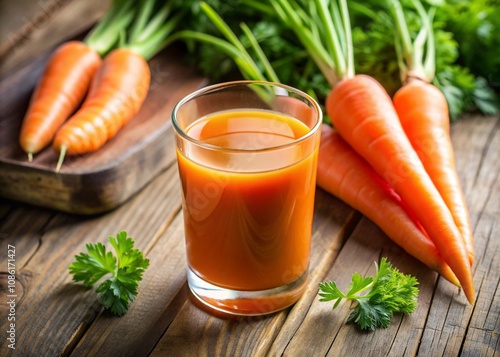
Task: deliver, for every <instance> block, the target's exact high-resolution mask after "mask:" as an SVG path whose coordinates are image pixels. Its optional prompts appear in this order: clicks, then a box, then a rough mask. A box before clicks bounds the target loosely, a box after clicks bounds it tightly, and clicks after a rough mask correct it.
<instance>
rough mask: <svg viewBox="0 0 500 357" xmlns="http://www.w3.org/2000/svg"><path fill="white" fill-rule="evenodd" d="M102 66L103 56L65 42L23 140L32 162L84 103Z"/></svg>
mask: <svg viewBox="0 0 500 357" xmlns="http://www.w3.org/2000/svg"><path fill="white" fill-rule="evenodd" d="M100 64H101V57H100V56H99V54H98V53H97V52H96V51H95V50H94V49H92V48H91V47H89V46H87V45H86V44H85V43H83V42H79V41H71V42H67V43H64V44H63V45H61V46H60V47H59V48H58V49H57V50H56V52H55V53H54V54H53V56H52V57H51V58H50V60H49V62H48V65H47V67H46V68H45V71H44V73H43V75H42V77H41V80H40V81H39V82H38V84H37V87H36V89H35V92H34V94H33V96H32V98H31V102H30V105H29V108H28V112H27V114H26V116H25V118H24V121H23V124H22V127H21V134H20V137H19V143H20V145H21V147H22V148H23V150H24V151H25V152H26V153H27V154H28V156H29V158H30V161H31V159H32V155H33V154H36V153H38V152H39V151H40V150H42V149H43V148H45V147H46V146H47V145H49V144H50V142H51V141H52V139H53V137H54V135H55V133H56V131H57V129H58V128H59V127H60V126H61V124H62V123H63V122H64V121H65V120H66V119H67V118H68V117H69V116H70V115H71V114H72V113H73V112H74V111H75V110H76V109H77V108H78V106H79V105H80V104H81V102H82V100H83V99H84V97H85V94H86V93H87V90H88V87H89V85H90V82H91V80H92V77H93V76H94V74H95V72H96V71H97V68H98V67H99V65H100Z"/></svg>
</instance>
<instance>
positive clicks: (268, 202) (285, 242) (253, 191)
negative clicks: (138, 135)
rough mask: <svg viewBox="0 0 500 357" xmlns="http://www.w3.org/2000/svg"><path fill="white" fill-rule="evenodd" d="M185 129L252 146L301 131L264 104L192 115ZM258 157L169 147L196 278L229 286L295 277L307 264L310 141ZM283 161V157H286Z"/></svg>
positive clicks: (312, 164)
mask: <svg viewBox="0 0 500 357" xmlns="http://www.w3.org/2000/svg"><path fill="white" fill-rule="evenodd" d="M186 131H187V133H188V134H189V136H191V137H193V138H195V139H197V140H199V141H203V142H206V143H209V144H212V145H216V146H219V147H224V148H232V149H252V150H258V149H263V148H266V147H272V146H278V145H283V144H288V143H291V142H293V141H295V140H296V139H297V138H299V137H301V136H303V135H305V134H306V133H307V132H309V128H308V127H307V126H305V125H304V124H303V123H301V122H300V121H298V120H296V119H293V118H291V117H287V116H282V115H278V114H276V113H271V112H266V111H257V110H255V111H230V112H224V113H217V114H214V115H212V116H209V117H205V118H202V119H200V120H198V121H196V122H195V123H193V124H192V125H191V126H190V127H189V128H188V129H187V130H186ZM301 150H303V148H302V149H301V148H300V147H298V148H296V150H278V151H277V152H272V153H270V154H269V153H268V154H267V156H265V157H260V156H259V155H253V154H252V153H251V152H250V153H248V154H245V155H242V154H227V153H218V152H211V153H208V154H207V153H206V152H201V151H200V152H197V151H196V150H195V148H192V150H189V154H188V155H189V158H186V157H185V156H184V155H183V154H182V153H181V152H180V151H179V150H178V151H177V156H178V165H179V174H180V178H181V182H182V190H183V214H184V221H185V236H186V247H187V258H188V264H189V266H190V267H191V269H192V270H193V271H194V272H195V273H196V274H197V275H199V276H200V277H201V278H202V279H204V280H206V281H208V282H210V283H212V284H214V285H218V286H220V287H224V288H229V289H236V290H263V289H270V288H274V287H278V286H282V285H285V284H288V283H291V282H293V281H295V280H296V279H297V278H298V277H300V276H301V275H302V274H303V273H304V272H305V271H306V270H307V268H308V262H309V250H310V237H311V231H312V217H313V203H314V193H315V177H316V176H315V175H316V160H317V148H316V149H313V150H309V151H310V152H309V153H307V155H306V154H305V153H304V152H303V151H301ZM288 162H291V164H288Z"/></svg>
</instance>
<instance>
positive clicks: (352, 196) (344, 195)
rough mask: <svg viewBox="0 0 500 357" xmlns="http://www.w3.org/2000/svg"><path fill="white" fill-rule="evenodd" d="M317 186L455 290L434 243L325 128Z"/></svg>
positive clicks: (386, 187)
mask: <svg viewBox="0 0 500 357" xmlns="http://www.w3.org/2000/svg"><path fill="white" fill-rule="evenodd" d="M317 183H318V186H320V187H321V188H323V189H324V190H325V191H327V192H329V193H331V194H333V195H335V196H337V197H338V198H340V199H341V200H343V201H344V202H346V203H347V204H348V205H350V206H351V207H353V208H354V209H356V210H358V211H360V212H361V213H362V214H364V215H365V216H366V217H368V218H369V219H370V220H372V221H373V222H374V223H375V224H377V226H378V227H379V228H380V229H381V230H382V231H383V232H385V233H386V234H387V236H389V237H390V238H391V239H392V240H393V241H394V242H395V243H397V244H398V245H399V246H400V247H401V248H403V249H404V250H405V251H406V252H407V253H409V254H410V255H412V256H413V257H415V258H417V259H418V260H420V261H421V262H422V263H424V264H425V265H427V266H428V267H429V268H431V269H433V270H435V271H437V272H438V273H440V274H441V275H442V276H443V277H444V278H445V279H447V280H448V281H450V282H452V283H453V284H455V285H457V286H459V282H458V280H457V278H456V277H455V275H454V274H453V272H452V271H451V269H450V267H449V266H448V265H447V264H446V263H445V262H444V260H443V258H442V257H441V256H440V255H439V252H438V250H437V248H436V246H435V245H434V243H433V242H432V241H431V240H430V239H429V237H428V236H427V235H426V234H425V232H423V231H422V230H421V229H420V228H419V227H418V225H417V224H415V222H414V221H413V219H412V217H411V216H410V215H409V214H408V212H406V211H405V209H404V207H403V205H402V201H401V198H400V197H399V196H398V195H397V194H396V193H394V192H393V190H392V189H391V188H390V187H389V185H388V184H387V183H386V182H384V181H383V179H382V178H381V177H380V176H379V175H378V174H377V173H376V172H375V171H374V170H373V168H372V167H371V166H370V165H368V163H367V162H366V161H365V160H364V159H363V158H362V157H361V156H359V155H358V154H357V153H356V152H355V151H354V150H353V149H352V148H351V147H350V146H349V145H348V144H347V143H346V142H345V141H344V140H343V139H342V137H341V136H340V135H339V134H338V133H337V132H336V131H335V130H334V129H332V128H331V127H330V126H328V125H326V124H324V125H323V128H322V133H321V143H320V148H319V157H318V171H317Z"/></svg>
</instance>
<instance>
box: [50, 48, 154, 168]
mask: <svg viewBox="0 0 500 357" xmlns="http://www.w3.org/2000/svg"><path fill="white" fill-rule="evenodd" d="M150 77H151V74H150V70H149V66H148V64H147V62H146V60H145V59H144V58H143V57H142V56H141V55H139V54H138V53H136V52H134V51H132V50H130V49H126V48H120V49H116V50H113V51H112V52H111V53H110V54H108V55H107V56H106V57H105V59H104V61H103V64H102V66H101V67H100V68H99V70H98V72H97V73H96V75H95V79H94V81H93V83H92V85H91V87H90V90H89V94H88V96H87V98H86V99H85V102H84V104H83V106H82V108H81V109H80V110H78V111H77V112H76V114H75V115H73V116H72V117H71V118H70V120H68V121H67V122H66V123H65V124H64V125H63V126H62V127H61V128H60V129H59V130H58V132H57V134H56V136H55V138H54V143H53V146H54V148H55V149H56V150H58V151H59V152H61V153H62V156H61V157H64V155H65V154H68V155H76V154H84V153H87V152H91V151H95V150H97V149H98V148H100V147H101V146H103V145H104V143H106V141H108V140H109V139H111V138H112V137H114V136H115V135H116V133H117V132H118V130H119V129H120V128H121V127H123V125H125V124H126V123H127V122H128V121H129V120H130V119H131V118H132V117H133V116H134V115H135V114H136V113H137V112H138V111H139V109H140V107H141V105H142V103H143V102H144V99H145V98H146V95H147V93H148V89H149V82H150ZM61 163H62V162H61ZM61 163H60V164H59V165H58V168H60V165H61Z"/></svg>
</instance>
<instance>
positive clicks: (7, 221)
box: [0, 207, 55, 285]
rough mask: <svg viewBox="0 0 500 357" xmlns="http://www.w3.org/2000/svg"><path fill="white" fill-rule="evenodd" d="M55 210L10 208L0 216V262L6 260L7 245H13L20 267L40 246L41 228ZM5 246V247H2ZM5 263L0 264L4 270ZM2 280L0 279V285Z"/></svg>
mask: <svg viewBox="0 0 500 357" xmlns="http://www.w3.org/2000/svg"><path fill="white" fill-rule="evenodd" d="M54 215H55V212H52V211H48V210H43V209H37V208H32V207H29V208H25V207H19V208H17V209H16V208H12V209H11V210H10V211H9V214H8V215H6V216H5V217H4V218H0V246H1V247H2V249H1V250H0V262H6V261H7V249H6V247H7V245H8V244H10V245H12V246H14V247H15V250H16V259H15V264H16V267H17V269H20V268H22V267H23V266H24V265H25V264H26V262H27V261H28V260H29V259H30V258H31V257H32V256H33V254H34V253H35V252H36V250H37V249H38V248H39V246H40V243H41V242H40V238H41V236H42V234H43V229H44V227H45V226H46V225H47V223H48V222H49V221H50V219H51V218H52V217H53V216H54ZM3 248H5V249H3ZM6 271H7V265H2V266H0V272H6ZM3 283H4V281H3V280H1V281H0V285H1V284H3Z"/></svg>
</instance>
